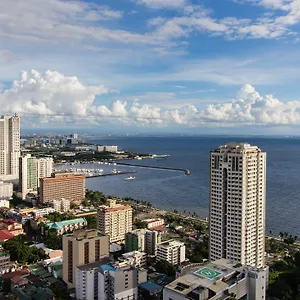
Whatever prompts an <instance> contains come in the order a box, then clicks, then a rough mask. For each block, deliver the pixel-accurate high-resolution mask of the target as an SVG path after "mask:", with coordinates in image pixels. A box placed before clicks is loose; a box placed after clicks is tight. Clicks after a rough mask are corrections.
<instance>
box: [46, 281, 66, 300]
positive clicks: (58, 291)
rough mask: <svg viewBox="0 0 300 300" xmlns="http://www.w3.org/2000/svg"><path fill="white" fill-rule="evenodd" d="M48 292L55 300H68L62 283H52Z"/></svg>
mask: <svg viewBox="0 0 300 300" xmlns="http://www.w3.org/2000/svg"><path fill="white" fill-rule="evenodd" d="M50 290H51V291H52V292H53V293H54V294H55V299H57V300H67V299H69V292H68V288H67V286H66V285H65V284H63V283H62V282H54V283H52V284H51V285H50Z"/></svg>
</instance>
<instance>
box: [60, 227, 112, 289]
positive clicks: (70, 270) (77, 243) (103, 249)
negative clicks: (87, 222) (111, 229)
mask: <svg viewBox="0 0 300 300" xmlns="http://www.w3.org/2000/svg"><path fill="white" fill-rule="evenodd" d="M63 253H64V254H63V255H64V257H63V280H64V281H65V282H66V283H67V284H68V287H69V288H71V287H74V286H76V267H78V266H82V265H87V264H89V263H93V262H97V261H100V259H101V258H102V257H107V256H109V240H108V236H105V235H102V234H100V233H99V232H98V231H96V230H82V231H75V232H74V233H73V234H67V235H64V236H63Z"/></svg>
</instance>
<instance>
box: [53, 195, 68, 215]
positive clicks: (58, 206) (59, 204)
mask: <svg viewBox="0 0 300 300" xmlns="http://www.w3.org/2000/svg"><path fill="white" fill-rule="evenodd" d="M52 205H53V209H54V210H55V211H59V212H67V211H69V210H70V207H71V202H70V200H68V199H64V198H62V199H60V200H53V201H52Z"/></svg>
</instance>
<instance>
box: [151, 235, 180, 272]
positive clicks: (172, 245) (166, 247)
mask: <svg viewBox="0 0 300 300" xmlns="http://www.w3.org/2000/svg"><path fill="white" fill-rule="evenodd" d="M156 258H157V260H165V261H167V262H169V263H170V264H172V265H174V266H176V265H179V264H181V263H182V262H184V261H185V244H184V243H181V242H178V241H173V240H169V241H165V242H163V243H160V244H158V245H157V257H156Z"/></svg>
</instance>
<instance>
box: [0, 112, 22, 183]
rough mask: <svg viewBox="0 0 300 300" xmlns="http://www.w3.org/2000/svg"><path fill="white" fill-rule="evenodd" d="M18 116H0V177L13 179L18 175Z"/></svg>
mask: <svg viewBox="0 0 300 300" xmlns="http://www.w3.org/2000/svg"><path fill="white" fill-rule="evenodd" d="M19 157H20V118H19V117H18V116H17V115H14V116H12V117H9V116H2V117H1V118H0V179H1V180H15V179H18V176H19Z"/></svg>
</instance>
